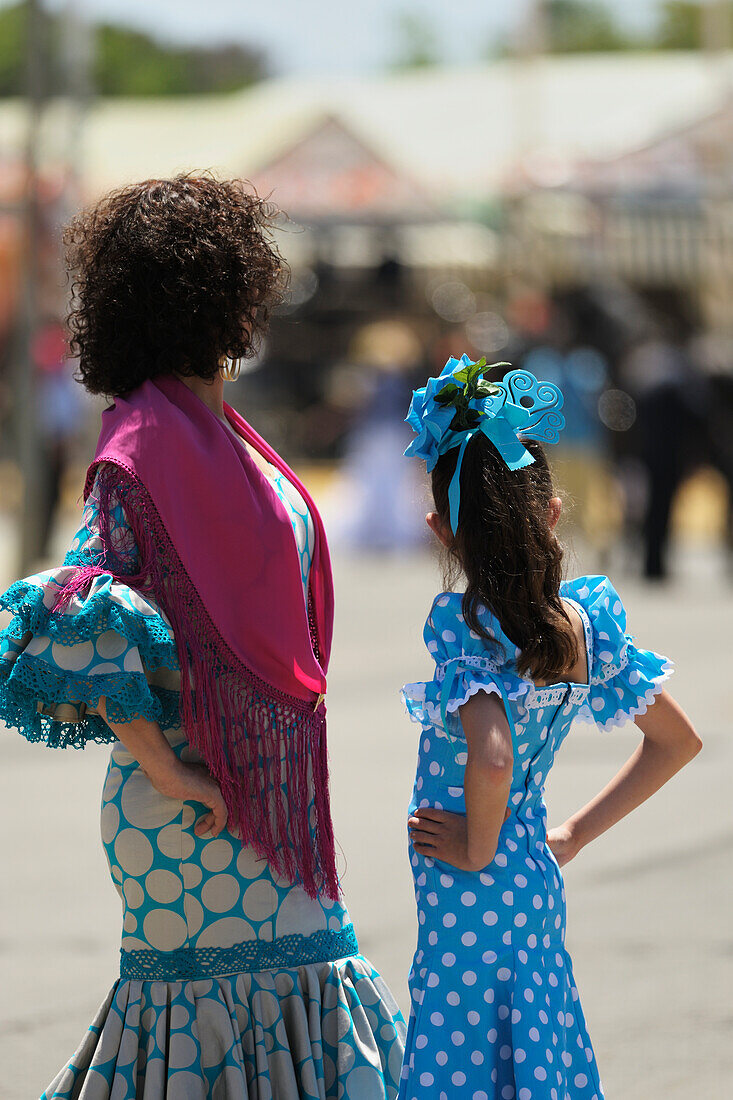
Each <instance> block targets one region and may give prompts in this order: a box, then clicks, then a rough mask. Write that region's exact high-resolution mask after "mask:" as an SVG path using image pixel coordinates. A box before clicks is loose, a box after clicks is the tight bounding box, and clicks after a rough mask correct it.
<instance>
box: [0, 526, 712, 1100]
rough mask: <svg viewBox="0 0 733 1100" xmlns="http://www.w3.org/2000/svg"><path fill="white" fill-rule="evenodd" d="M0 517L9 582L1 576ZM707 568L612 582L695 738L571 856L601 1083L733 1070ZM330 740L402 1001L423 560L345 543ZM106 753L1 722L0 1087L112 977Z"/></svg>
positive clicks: (367, 908) (665, 1085)
mask: <svg viewBox="0 0 733 1100" xmlns="http://www.w3.org/2000/svg"><path fill="white" fill-rule="evenodd" d="M8 538H9V533H8V531H7V528H3V526H2V524H1V523H0V572H2V573H3V574H4V576H3V577H0V580H7V579H8V572H9V570H8V568H7V566H6V565H1V563H2V562H3V561H5V562H7V555H4V554H3V546H2V542H3V539H5V540H6V542H7V539H8ZM715 572H716V566H715V564H714V563H713V562H712V561H709V560H708V559H707V558H705V559H697V558H695V559H694V560H693V564H692V565H689V564H688V565H687V567H686V569H685V573H686V575H685V577H684V578H683V580H682V581H681V582H679V583H677V584H676V585H675V586H673V587H670V588H663V589H652V590H650V589H645V588H643V587H642V586H640V585H639V584H638V582H635V581H633V580H629V581H627V582H626V581H624V579H623V576H621V577H617V583H618V587H619V588H620V589H621V591H622V594H623V595H624V598H625V600H626V602H627V604H628V606H629V607H630V609H631V619H632V625H633V629H634V630H635V632H636V633H637V635H638V637H639V638H640V639H643V641H644V643H645V644H648V645H650V646H652V647H655V648H657V649H660V650H662V651H664V652H667V653H669V654H670V655H671V656H672V657H673V658H674V659H675V660H676V662H677V663H678V666H679V672H678V674H677V676H676V677H675V679H674V681H673V683H674V690H675V692H676V693H677V695H678V697H679V699H680V700H681V702H682V703H683V705H684V706H686V707H687V708H688V709H689V711H690V712H691V714H692V715H693V716H694V717H695V718H696V720H697V722H698V724H699V728H700V731H701V733H702V734H703V737H704V739H705V750H704V752H703V754H702V755H701V756H700V757H699V758H698V759H697V761H696V762H695V764H694V765H693V766H692V767H691V768H689V769H688V771H687V773H685V774H683V775H682V776H680V777H678V778H677V779H676V780H675V781H674V782H673V783H672V784H671V785H670V786H669V787H668V788H667V789H666V790H665V791H664V792H662V793H661V795H659V796H658V797H657V798H656V799H655V800H654V801H653V802H652V803H651V804H649V805H648V806H646V807H644V808H643V809H642V810H640V811H639V812H637V813H636V814H635V815H634V817H633V818H632V819H630V820H628V821H626V822H624V823H622V825H620V826H619V827H617V828H616V829H615V830H614V831H613V833H612V834H610V835H608V836H607V837H605V838H603V839H601V840H600V841H598V842H597V843H596V845H595V846H594V847H593V848H591V849H588V850H587V851H586V852H584V853H583V854H582V855H581V857H580V858H579V859H578V861H577V864H576V865H571V866H570V867H569V868H568V869H567V875H566V881H567V887H568V894H569V913H570V916H569V932H568V941H569V947H570V949H571V951H572V953H573V955H574V959H575V970H576V978H577V980H578V983H579V986H580V990H581V995H582V998H583V1004H584V1007H585V1010H586V1014H587V1017H588V1020H589V1026H590V1030H591V1034H592V1036H593V1040H594V1044H595V1046H596V1050H597V1054H598V1061H599V1064H600V1067H601V1072H602V1074H603V1077H604V1080H605V1085H606V1091H607V1097H608V1100H725V1098H726V1097H727V1096H729V1095H730V1081H731V1079H733V1042H731V1028H732V1026H733V995H732V994H731V990H732V989H733V935H732V934H731V919H730V914H731V912H732V911H733V885H732V883H733V866H732V865H731V854H730V853H731V841H732V840H733V815H732V813H731V797H730V782H731V775H733V738H732V737H731V731H730V723H729V715H730V714H731V713H732V712H733V676H731V675H730V673H729V665H730V654H731V642H730V637H731V623H732V622H733V592H731V590H730V589H726V588H724V587H723V588H722V589H721V586H720V585H719V584H716V580H715V576H714V574H715ZM336 573H337V585H338V621H337V631H336V639H335V641H336V645H335V659H334V663H333V670H332V677H331V685H332V689H331V694H330V737H331V751H332V772H333V790H334V811H335V818H336V826H337V833H338V837H339V841H340V844H341V846H342V848H343V853H344V856H343V859H344V865H345V868H346V870H345V875H344V883H345V887H346V890H347V894H348V900H349V903H350V908H351V912H352V916H353V918H354V921H355V923H356V925H357V928H358V931H359V935H360V940H361V944H362V949H363V950H364V952H365V953H366V954H368V955H369V956H370V957H371V958H372V960H373V961H374V962H375V964H376V965H377V966H378V967H379V968H380V969H381V970H382V972H383V973H384V975H385V977H386V978H387V979H388V981H389V982H390V983H391V985H392V987H393V989H394V990H395V993H396V994H397V996H398V997H399V999H400V1001H401V1003H402V1004H403V1006H404V1007H405V1008H406V1007H407V992H406V981H405V976H406V973H407V969H408V966H409V962H410V957H411V953H412V950H413V944H414V936H415V919H414V906H413V898H412V888H411V880H410V875H409V868H408V864H407V858H406V851H405V841H404V807H405V805H406V803H407V800H408V797H409V792H410V787H411V781H412V771H413V766H414V754H415V727H414V726H412V725H411V724H410V723H409V722H408V721H407V719H406V718H405V717H404V715H403V713H402V709H401V705H400V702H399V699H398V688H399V686H400V683H401V682H402V681H403V680H407V679H416V678H419V676H420V675H421V674H422V672H423V671H425V670H427V668H428V662H427V660H426V655H425V654H424V653H423V651H422V647H421V641H420V632H421V627H422V620H423V618H424V615H425V612H426V610H427V606H428V604H429V602H430V599H431V597H432V594H433V592H434V590H435V587H436V579H435V578H436V576H437V571H436V568H435V565H434V563H433V562H432V561H431V559H430V558H429V557H427V556H425V557H424V558H417V559H415V560H409V561H406V560H400V559H393V560H389V559H385V560H383V561H375V560H371V561H370V560H360V561H353V560H351V561H348V560H346V559H337V563H336ZM633 744H634V733H633V728H632V729H631V730H628V731H617V732H616V733H614V734H606V735H601V734H599V733H595V732H592V731H590V730H589V728H588V727H586V726H578V727H577V729H576V730H575V731H573V733H572V735H571V737H570V738H569V740H568V742H567V743H566V746H565V748H564V749H563V752H562V755H561V757H560V759H559V762H558V764H557V766H556V768H555V770H554V773H553V776H552V780H551V785H550V788H549V791H548V801H549V805H550V813H551V819H552V820H553V821H559V820H561V819H562V818H563V816H564V815H566V814H567V813H568V812H569V811H570V810H571V809H573V808H575V807H576V806H577V805H578V804H580V803H582V802H583V801H585V800H586V798H587V797H588V796H590V795H591V794H592V793H594V792H595V791H596V790H597V789H598V788H599V787H600V786H601V785H602V784H603V783H604V782H605V780H606V779H607V778H608V777H609V776H610V775H611V774H612V772H613V770H614V769H615V768H616V766H617V765H618V764H619V763H620V762H621V760H622V759H623V758H624V756H625V754H627V753H628V752H629V751H630V749H631V747H632V745H633ZM105 759H106V751H105V750H104V749H103V748H101V747H92V748H90V749H88V750H87V751H86V752H84V753H78V752H72V750H67V751H66V752H65V753H63V752H59V753H53V752H50V751H48V750H43V749H41V748H39V747H37V746H30V745H26V744H25V743H24V742H23V741H22V740H21V739H20V738H19V737H16V736H14V735H12V734H10V733H7V734H5V733H4V734H3V735H2V737H1V738H0V821H1V822H2V831H3V837H4V841H3V844H2V851H3V860H2V863H3V880H2V892H1V893H0V967H1V976H0V1002H1V1003H0V1065H2V1085H1V1086H0V1095H1V1096H2V1097H3V1100H34V1098H35V1097H37V1095H38V1093H39V1092H40V1091H41V1089H42V1088H43V1086H44V1085H45V1084H46V1083H47V1082H48V1080H49V1079H50V1078H51V1076H52V1075H53V1074H54V1073H55V1071H56V1070H57V1069H58V1068H59V1066H60V1065H61V1064H62V1063H63V1062H64V1061H65V1060H66V1059H67V1058H68V1057H69V1056H70V1055H71V1053H72V1052H73V1050H74V1048H75V1046H76V1044H77V1042H78V1041H79V1039H80V1038H81V1036H82V1034H83V1032H84V1030H85V1029H86V1026H87V1024H88V1022H89V1019H90V1017H91V1015H92V1013H93V1011H94V1010H95V1008H96V1006H97V1004H98V1003H99V1002H100V1001H101V1000H102V998H103V996H104V995H105V993H106V991H107V988H108V987H109V985H110V984H111V983H112V981H113V980H114V976H115V967H116V965H117V948H118V926H119V908H118V901H117V895H116V893H115V892H114V890H113V889H112V887H111V885H110V883H109V881H108V879H107V870H106V866H105V863H104V859H103V856H102V853H101V849H100V846H99V841H98V835H97V811H98V801H99V791H100V785H101V780H102V775H103V772H104V769H105Z"/></svg>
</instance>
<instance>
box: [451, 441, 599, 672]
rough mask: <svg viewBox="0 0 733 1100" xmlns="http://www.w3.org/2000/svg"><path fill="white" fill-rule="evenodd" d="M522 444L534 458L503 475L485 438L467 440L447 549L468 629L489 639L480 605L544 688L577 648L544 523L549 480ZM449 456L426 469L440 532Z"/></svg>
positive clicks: (557, 553) (532, 445)
mask: <svg viewBox="0 0 733 1100" xmlns="http://www.w3.org/2000/svg"><path fill="white" fill-rule="evenodd" d="M522 443H523V444H524V446H525V447H526V449H527V450H528V451H529V452H530V453H531V454H532V457H533V458H534V460H535V461H534V463H533V464H532V465H531V466H525V467H524V468H523V469H520V470H509V469H508V468H507V466H506V464H505V463H504V461H503V460H502V458H501V457H500V455H499V453H498V451H497V450H496V449H495V447H494V445H493V444H492V443H491V442H490V441H489V440H488V439H487V438H486V436H484V435H483V434H481V433H478V434H477V435H476V436H475V438H473V439H472V440H471V442H470V444H469V445H468V447H467V448H466V451H465V455H464V458H463V467H462V470H461V475H460V477H461V507H460V516H459V523H458V532H457V534H456V535H455V536H454V538H453V543H452V545H451V546H450V549H449V552H450V555H451V558H452V559H453V560H454V562H455V563H457V565H458V566H459V567H460V569H461V570H462V571H463V573H465V575H466V580H467V585H466V592H465V595H464V597H463V616H464V618H465V621H466V623H467V624H468V626H469V627H470V628H471V629H472V630H475V631H476V632H477V633H478V634H480V635H481V636H482V637H484V638H486V640H487V641H489V642H494V639H492V638H491V637H490V636H489V635H488V634H487V632H486V629H485V627H483V626H482V624H481V621H480V619H479V607H480V605H482V604H483V605H484V606H486V607H487V608H488V609H489V610H490V611H492V612H493V613H494V615H496V617H497V618H498V620H499V622H500V624H501V627H502V630H503V631H504V633H505V634H506V635H507V637H509V638H511V640H512V641H513V642H514V643H515V645H516V646H517V647H518V649H519V650H520V655H519V656H518V658H517V668H518V671H519V672H520V674H521V675H523V676H527V677H528V678H530V679H532V680H538V681H540V682H545V683H552V682H554V681H556V680H560V679H562V678H563V676H564V675H565V674H567V671H568V669H570V668H572V666H573V665H574V664H575V662H576V660H577V658H578V645H577V641H576V638H575V634H574V631H573V628H572V625H571V623H570V619H569V617H568V614H567V611H566V610H565V607H564V605H563V602H562V600H561V598H560V582H561V580H562V556H563V555H562V550H561V548H560V545H559V543H558V541H557V539H556V538H555V535H554V533H553V530H552V528H551V525H550V521H549V502H550V499H551V498H552V496H553V487H552V477H551V475H550V470H549V467H548V465H547V460H546V458H545V455H544V451H543V450H542V446H541V445H540V444H539V443H536V442H533V441H531V440H527V439H523V440H522ZM457 457H458V452H457V450H456V449H453V450H450V451H448V452H447V453H446V454H444V455H441V456H440V458H439V459H438V461H437V463H436V465H435V467H434V469H433V472H432V487H433V497H434V499H435V508H436V511H437V512H438V514H439V515H440V517H441V519H442V520H443V521H444V523H445V527H446V529H447V530H450V524H449V522H448V517H449V511H450V507H449V500H448V489H449V486H450V483H451V478H452V477H453V473H454V471H455V468H456V460H457ZM494 644H496V645H498V644H499V643H498V642H494Z"/></svg>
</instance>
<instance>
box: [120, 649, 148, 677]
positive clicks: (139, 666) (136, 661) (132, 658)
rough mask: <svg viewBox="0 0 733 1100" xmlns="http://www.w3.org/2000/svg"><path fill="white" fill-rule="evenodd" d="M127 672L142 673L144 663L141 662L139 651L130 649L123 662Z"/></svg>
mask: <svg viewBox="0 0 733 1100" xmlns="http://www.w3.org/2000/svg"><path fill="white" fill-rule="evenodd" d="M122 667H123V668H124V670H125V672H142V670H143V663H142V661H141V660H140V652H139V650H137V649H128V651H127V653H126V654H125V659H124V661H123V662H122Z"/></svg>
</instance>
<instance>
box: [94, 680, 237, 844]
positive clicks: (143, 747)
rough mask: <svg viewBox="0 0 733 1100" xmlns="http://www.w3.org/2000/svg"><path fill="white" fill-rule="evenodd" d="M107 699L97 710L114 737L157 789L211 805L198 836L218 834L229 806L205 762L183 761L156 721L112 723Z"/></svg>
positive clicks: (196, 829) (197, 828)
mask: <svg viewBox="0 0 733 1100" xmlns="http://www.w3.org/2000/svg"><path fill="white" fill-rule="evenodd" d="M106 704H107V701H106V699H100V700H99V704H98V707H97V710H98V711H99V714H100V716H101V717H102V718H103V719H104V721H105V722H106V723H107V725H108V726H109V728H110V729H111V730H112V732H113V733H114V735H115V737H116V738H117V739H118V740H119V741H121V742H122V744H123V745H124V746H125V748H126V749H127V751H128V752H129V753H130V755H131V756H134V757H135V759H136V760H137V762H138V763H139V765H140V767H141V768H142V770H143V771H144V772H145V774H146V775H147V777H148V779H149V780H150V782H151V783H152V784H153V786H154V787H155V789H156V790H157V791H159V792H160V794H162V795H164V796H165V797H166V798H175V799H180V800H181V801H187V802H202V803H203V804H204V806H208V807H209V811H210V812H209V813H207V814H204V816H203V817H202V818H199V820H198V821H197V822H196V825H195V826H194V832H195V833H196V835H197V836H203V835H204V833H208V832H211V834H212V836H218V835H219V833H220V832H221V831H222V829H223V828H224V826H225V825H226V823H227V808H226V805H225V804H224V798H223V797H222V793H221V789H220V787H219V784H218V783H217V782H216V780H215V779H213V778H212V777H211V775H210V774H209V771H208V769H207V768H205V767H204V765H203V764H184V763H183V761H181V760H179V759H178V757H177V756H176V754H175V753H174V752H173V749H172V748H171V747H170V745H169V744H168V742H167V740H166V739H165V737H164V736H163V733H162V731H161V729H160V726H159V725H158V724H157V723H156V722H149V721H148V719H147V718H136V719H135V721H134V722H110V720H109V718H108V717H107V705H106Z"/></svg>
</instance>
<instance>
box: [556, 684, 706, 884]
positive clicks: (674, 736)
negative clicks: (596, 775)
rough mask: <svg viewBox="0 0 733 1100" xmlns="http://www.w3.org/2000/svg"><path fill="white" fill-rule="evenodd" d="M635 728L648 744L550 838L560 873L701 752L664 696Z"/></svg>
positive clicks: (682, 718) (686, 720) (684, 718)
mask: <svg viewBox="0 0 733 1100" xmlns="http://www.w3.org/2000/svg"><path fill="white" fill-rule="evenodd" d="M635 722H636V725H637V726H638V727H639V729H640V730H641V732H642V733H643V734H644V738H643V740H642V742H641V744H640V745H639V746H638V747H637V748H636V749H635V750H634V752H633V753H632V754H631V756H630V757H629V759H628V760H627V761H626V763H625V764H624V766H623V767H622V768H621V770H620V771H619V772H618V774H617V775H615V776H614V778H613V779H612V780H611V782H610V783H609V784H608V785H607V786H606V787H604V789H603V790H602V791H601V792H600V794H597V795H596V797H595V798H593V799H591V801H590V802H589V803H588V804H587V805H586V806H584V807H583V808H582V810H578V812H577V813H575V814H573V815H572V817H569V818H568V820H567V821H566V822H565V823H564V824H563V825H560V826H559V828H557V829H551V830H550V831H549V832H548V834H547V843H548V844H549V846H550V848H551V849H552V851H553V853H554V855H555V858H556V859H557V861H558V863H559V864H560V866H561V867H562V865H563V864H565V863H567V862H568V861H569V860H571V859H572V858H573V856H576V855H577V854H578V852H579V851H580V850H581V848H584V847H585V846H586V844H589V843H590V842H591V840H595V839H596V837H598V836H601V834H602V833H605V832H606V831H607V830H608V829H610V828H611V826H612V825H615V824H616V822H617V821H620V820H621V818H623V817H626V815H627V814H629V813H631V811H632V810H635V809H636V807H637V806H640V805H641V803H642V802H646V800H647V798H650V797H651V796H652V795H653V794H654V793H655V792H656V791H658V790H659V788H660V787H662V786H664V784H665V783H666V782H667V780H668V779H671V778H672V776H673V775H674V774H675V772H678V771H679V770H680V768H682V767H684V765H685V764H688V763H689V762H690V760H692V758H693V757H694V756H696V755H697V754H698V752H699V751H700V749H701V748H702V741H701V740H700V738H699V736H698V735H697V733H696V732H695V729H694V727H693V725H692V723H691V722H690V720H689V718H688V717H687V715H686V714H685V712H684V711H683V710H682V707H680V706H679V704H678V703H676V702H675V700H674V699H673V698H672V696H671V695H670V694H669V693H668V692H666V691H662V692H661V694H660V695H659V696H658V697H657V699H656V701H655V702H654V704H653V705H652V706H650V707H649V709H648V710H647V712H646V714H643V715H642V714H640V715H639V716H638V717H637V718H636V719H635Z"/></svg>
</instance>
